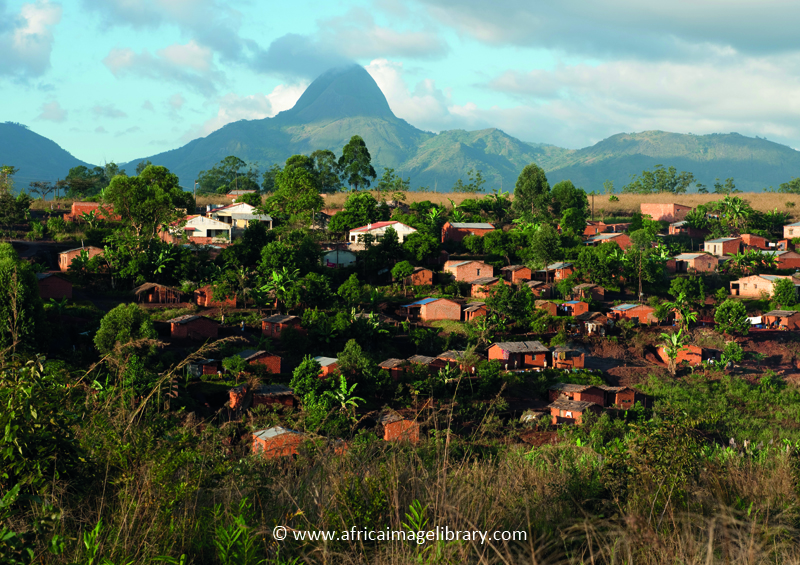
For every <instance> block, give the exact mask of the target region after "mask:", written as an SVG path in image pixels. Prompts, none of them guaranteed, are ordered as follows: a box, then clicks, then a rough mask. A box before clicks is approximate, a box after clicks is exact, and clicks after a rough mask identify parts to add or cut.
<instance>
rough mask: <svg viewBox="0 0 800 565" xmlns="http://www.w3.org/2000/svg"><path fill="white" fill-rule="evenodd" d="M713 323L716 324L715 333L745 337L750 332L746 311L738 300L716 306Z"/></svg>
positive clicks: (727, 301)
mask: <svg viewBox="0 0 800 565" xmlns="http://www.w3.org/2000/svg"><path fill="white" fill-rule="evenodd" d="M714 321H715V322H716V323H717V331H719V332H721V333H725V334H731V335H732V334H737V333H738V334H742V335H747V332H749V331H750V320H748V319H747V309H746V308H745V306H744V304H743V303H742V302H739V301H738V300H731V299H728V300H726V301H725V302H723V303H722V304H720V305H719V306H717V311H716V312H715V313H714Z"/></svg>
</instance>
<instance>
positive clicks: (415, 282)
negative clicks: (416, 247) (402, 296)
mask: <svg viewBox="0 0 800 565" xmlns="http://www.w3.org/2000/svg"><path fill="white" fill-rule="evenodd" d="M404 282H405V284H407V285H409V284H410V285H412V286H431V285H432V284H433V271H431V270H430V269H426V268H425V267H414V272H413V273H411V276H410V277H406V279H405V281H404Z"/></svg>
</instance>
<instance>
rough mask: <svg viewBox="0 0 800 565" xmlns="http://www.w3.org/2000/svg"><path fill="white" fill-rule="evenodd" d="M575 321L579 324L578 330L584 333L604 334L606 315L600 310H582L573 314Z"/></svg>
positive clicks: (606, 323) (606, 322)
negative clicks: (580, 312) (575, 314)
mask: <svg viewBox="0 0 800 565" xmlns="http://www.w3.org/2000/svg"><path fill="white" fill-rule="evenodd" d="M575 321H576V322H578V324H579V325H580V331H581V333H583V334H586V335H594V334H598V335H601V336H604V335H606V328H607V327H608V317H607V316H606V315H605V314H603V313H601V312H584V313H583V314H579V315H577V316H575Z"/></svg>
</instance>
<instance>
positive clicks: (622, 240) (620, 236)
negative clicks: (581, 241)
mask: <svg viewBox="0 0 800 565" xmlns="http://www.w3.org/2000/svg"><path fill="white" fill-rule="evenodd" d="M612 241H613V242H614V243H616V244H617V245H619V247H620V249H622V250H623V251H624V250H626V249H627V248H628V247H630V246H631V238H630V237H628V234H625V233H601V234H599V235H593V236H592V237H590V238H589V239H587V240H586V245H587V246H589V247H597V246H598V245H602V244H603V243H609V242H612Z"/></svg>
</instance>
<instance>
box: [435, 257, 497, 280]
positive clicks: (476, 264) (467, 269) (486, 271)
mask: <svg viewBox="0 0 800 565" xmlns="http://www.w3.org/2000/svg"><path fill="white" fill-rule="evenodd" d="M460 262H461V261H455V263H460ZM444 270H445V271H446V272H448V273H450V274H451V275H453V276H454V277H455V279H456V280H457V281H464V282H470V281H473V280H475V279H477V278H480V277H493V276H494V267H492V266H491V265H487V264H486V263H481V262H480V261H470V262H469V263H467V264H466V265H463V266H460V267H448V266H447V264H445V266H444Z"/></svg>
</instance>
